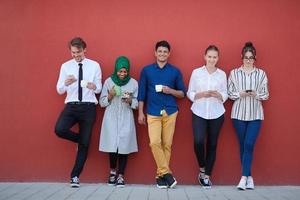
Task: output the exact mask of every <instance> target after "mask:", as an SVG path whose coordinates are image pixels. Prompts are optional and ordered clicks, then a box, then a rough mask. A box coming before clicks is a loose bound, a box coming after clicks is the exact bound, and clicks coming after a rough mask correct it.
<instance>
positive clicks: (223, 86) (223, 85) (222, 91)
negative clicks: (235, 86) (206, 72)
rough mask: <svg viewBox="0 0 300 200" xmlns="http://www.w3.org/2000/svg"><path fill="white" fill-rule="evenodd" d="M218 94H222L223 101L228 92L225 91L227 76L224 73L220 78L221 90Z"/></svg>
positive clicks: (226, 97)
mask: <svg viewBox="0 0 300 200" xmlns="http://www.w3.org/2000/svg"><path fill="white" fill-rule="evenodd" d="M220 94H221V95H222V99H223V103H224V102H225V101H226V100H227V99H228V93H227V78H226V74H225V73H224V74H223V76H222V80H221V90H220Z"/></svg>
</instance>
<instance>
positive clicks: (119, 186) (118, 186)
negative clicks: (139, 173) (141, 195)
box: [116, 185, 125, 188]
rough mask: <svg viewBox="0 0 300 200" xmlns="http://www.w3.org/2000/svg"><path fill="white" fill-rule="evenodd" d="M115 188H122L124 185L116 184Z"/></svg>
mask: <svg viewBox="0 0 300 200" xmlns="http://www.w3.org/2000/svg"><path fill="white" fill-rule="evenodd" d="M116 187H117V188H124V187H125V185H116Z"/></svg>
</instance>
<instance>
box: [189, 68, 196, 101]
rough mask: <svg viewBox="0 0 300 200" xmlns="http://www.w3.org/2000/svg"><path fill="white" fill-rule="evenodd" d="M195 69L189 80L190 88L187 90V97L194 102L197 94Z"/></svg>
mask: <svg viewBox="0 0 300 200" xmlns="http://www.w3.org/2000/svg"><path fill="white" fill-rule="evenodd" d="M194 85H195V71H193V72H192V75H191V78H190V82H189V88H188V91H187V97H188V98H189V99H190V100H191V101H192V102H194V99H195V95H196V90H195V86H194Z"/></svg>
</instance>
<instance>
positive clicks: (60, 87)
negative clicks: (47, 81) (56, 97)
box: [56, 65, 67, 94]
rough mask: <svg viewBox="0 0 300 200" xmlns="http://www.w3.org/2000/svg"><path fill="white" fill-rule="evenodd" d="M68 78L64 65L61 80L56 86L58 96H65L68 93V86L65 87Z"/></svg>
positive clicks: (61, 70)
mask: <svg viewBox="0 0 300 200" xmlns="http://www.w3.org/2000/svg"><path fill="white" fill-rule="evenodd" d="M66 77H67V75H66V73H65V70H64V65H62V66H61V68H60V72H59V78H58V81H57V84H56V90H57V93H58V94H64V93H65V92H66V91H67V86H66V85H65V80H66Z"/></svg>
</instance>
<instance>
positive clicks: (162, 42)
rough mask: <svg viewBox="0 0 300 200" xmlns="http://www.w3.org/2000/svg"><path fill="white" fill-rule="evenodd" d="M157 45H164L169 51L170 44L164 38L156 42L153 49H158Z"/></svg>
mask: <svg viewBox="0 0 300 200" xmlns="http://www.w3.org/2000/svg"><path fill="white" fill-rule="evenodd" d="M158 47H166V48H167V49H168V50H169V51H170V50H171V46H170V44H169V43H168V42H167V41H165V40H162V41H159V42H157V43H156V45H155V51H156V50H157V49H158Z"/></svg>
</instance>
